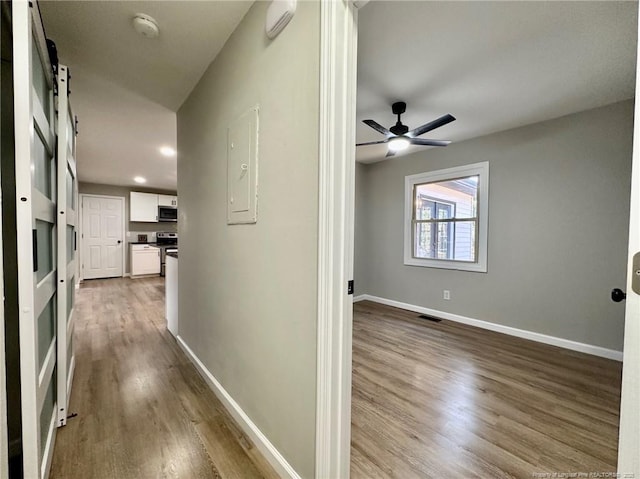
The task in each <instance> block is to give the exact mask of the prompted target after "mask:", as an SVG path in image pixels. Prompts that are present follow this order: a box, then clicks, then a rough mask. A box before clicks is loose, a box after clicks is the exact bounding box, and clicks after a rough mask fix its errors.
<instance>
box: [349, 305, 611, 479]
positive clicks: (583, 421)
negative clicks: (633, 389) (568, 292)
mask: <svg viewBox="0 0 640 479" xmlns="http://www.w3.org/2000/svg"><path fill="white" fill-rule="evenodd" d="M417 316H418V314H416V313H413V312H409V311H404V310H401V309H396V308H392V307H388V306H382V305H378V304H375V303H371V302H360V303H357V304H356V305H355V313H354V325H353V402H352V442H351V454H352V459H351V477H352V478H378V477H397V478H402V479H409V478H472V477H478V478H513V477H515V478H531V477H572V476H561V475H556V476H552V475H551V474H552V473H565V474H566V473H586V474H588V473H600V472H611V471H615V467H616V455H617V443H618V411H619V403H620V380H621V370H622V366H621V363H618V362H615V361H610V360H607V359H602V358H597V357H594V356H589V355H586V354H581V353H577V352H573V351H568V350H565V349H560V348H556V347H553V346H547V345H543V344H540V343H534V342H531V341H527V340H523V339H519V338H514V337H511V336H506V335H502V334H498V333H494V332H491V331H486V330H481V329H478V328H473V327H470V326H465V325H461V324H457V323H453V322H450V321H445V320H443V321H442V322H439V323H438V322H430V321H428V320H423V319H418V318H417ZM545 473H546V474H549V475H545ZM573 477H611V476H610V475H609V476H607V475H605V476H594V475H592V476H573Z"/></svg>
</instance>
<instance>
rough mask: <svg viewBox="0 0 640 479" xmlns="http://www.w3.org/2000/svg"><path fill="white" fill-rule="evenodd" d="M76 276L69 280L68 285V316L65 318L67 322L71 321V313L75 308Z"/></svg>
mask: <svg viewBox="0 0 640 479" xmlns="http://www.w3.org/2000/svg"><path fill="white" fill-rule="evenodd" d="M75 290H76V288H75V278H71V279H70V280H69V284H68V285H67V317H66V318H65V322H66V323H68V322H69V315H70V314H71V310H72V309H73V301H74V299H75V294H74V293H75Z"/></svg>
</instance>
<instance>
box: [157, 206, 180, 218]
mask: <svg viewBox="0 0 640 479" xmlns="http://www.w3.org/2000/svg"><path fill="white" fill-rule="evenodd" d="M158 221H173V222H176V221H178V208H176V207H175V206H158Z"/></svg>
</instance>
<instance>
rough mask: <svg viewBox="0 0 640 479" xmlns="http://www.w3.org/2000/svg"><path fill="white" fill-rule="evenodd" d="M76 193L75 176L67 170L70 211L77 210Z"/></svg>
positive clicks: (68, 205) (68, 206)
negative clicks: (74, 189) (74, 188)
mask: <svg viewBox="0 0 640 479" xmlns="http://www.w3.org/2000/svg"><path fill="white" fill-rule="evenodd" d="M74 193H75V191H73V175H72V174H71V172H70V171H69V169H68V168H67V208H68V209H70V210H75V209H76V204H75V200H76V196H75V195H74Z"/></svg>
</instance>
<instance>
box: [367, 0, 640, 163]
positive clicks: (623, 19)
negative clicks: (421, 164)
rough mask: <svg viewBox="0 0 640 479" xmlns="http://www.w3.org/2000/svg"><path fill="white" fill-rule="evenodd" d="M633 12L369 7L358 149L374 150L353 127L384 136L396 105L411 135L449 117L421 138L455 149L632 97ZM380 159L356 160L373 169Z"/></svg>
mask: <svg viewBox="0 0 640 479" xmlns="http://www.w3.org/2000/svg"><path fill="white" fill-rule="evenodd" d="M637 10H638V5H637V2H616V1H603V2H572V1H569V2H559V1H546V2H519V1H516V2H479V1H478V2H400V1H389V2H383V1H373V2H370V3H369V4H367V5H366V6H365V7H364V8H362V9H361V11H360V13H359V38H358V99H357V119H358V126H357V131H356V135H357V140H358V142H365V141H375V140H380V139H383V138H384V137H383V136H382V135H381V134H379V133H377V132H376V131H374V130H372V129H371V128H369V127H368V126H366V125H364V124H362V120H364V119H369V118H370V119H373V120H376V121H377V122H378V123H380V124H382V125H383V126H385V127H389V126H391V125H392V124H394V123H395V116H394V115H393V114H392V113H391V106H390V105H391V103H393V102H394V101H398V100H402V101H406V102H407V105H408V106H407V113H406V114H405V115H403V117H402V120H403V123H405V124H407V125H408V126H409V127H410V128H415V127H417V126H419V125H422V124H423V123H427V122H428V121H431V120H433V119H435V118H437V117H439V116H441V115H443V114H445V113H451V114H452V115H453V116H455V117H456V118H457V121H455V122H453V123H450V124H448V125H446V126H444V127H441V128H439V129H437V130H434V131H433V132H432V133H427V134H425V135H423V136H422V137H423V138H433V139H447V140H453V141H454V142H455V141H462V140H465V139H469V138H473V137H477V136H481V135H486V134H489V133H493V132H496V131H501V130H506V129H509V128H514V127H518V126H522V125H527V124H531V123H535V122H539V121H544V120H548V119H551V118H557V117H559V116H563V115H567V114H570V113H575V112H578V111H583V110H587V109H590V108H596V107H598V106H602V105H606V104H609V103H614V102H617V101H621V100H624V99H629V98H632V97H633V96H634V88H635V62H636V40H637V39H636V36H637V30H636V25H637V24H636V22H637ZM420 148H422V149H425V147H411V149H410V150H409V151H408V152H412V151H416V150H418V149H420ZM386 151H387V148H386V145H380V146H378V145H377V146H362V147H358V148H357V154H356V155H357V159H358V161H361V162H373V161H379V160H381V159H384V156H385V154H386ZM408 152H407V153H408ZM398 156H400V155H398ZM396 158H397V156H396Z"/></svg>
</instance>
